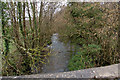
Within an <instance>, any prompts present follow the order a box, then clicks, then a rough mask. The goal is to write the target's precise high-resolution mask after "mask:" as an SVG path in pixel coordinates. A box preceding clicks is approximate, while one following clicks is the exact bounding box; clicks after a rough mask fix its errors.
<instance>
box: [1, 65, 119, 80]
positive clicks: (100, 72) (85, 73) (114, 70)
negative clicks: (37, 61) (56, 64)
mask: <svg viewBox="0 0 120 80" xmlns="http://www.w3.org/2000/svg"><path fill="white" fill-rule="evenodd" d="M119 77H120V63H119V64H114V65H110V66H105V67H97V68H90V69H83V70H78V71H70V72H60V73H46V74H34V75H24V76H11V77H3V78H4V79H5V78H12V79H19V78H23V79H33V80H34V79H36V78H39V79H40V80H42V79H44V78H49V79H51V78H52V79H53V78H57V79H60V78H62V79H64V80H66V78H119Z"/></svg>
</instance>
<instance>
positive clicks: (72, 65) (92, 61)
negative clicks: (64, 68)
mask: <svg viewBox="0 0 120 80" xmlns="http://www.w3.org/2000/svg"><path fill="white" fill-rule="evenodd" d="M100 51H101V46H100V45H96V44H88V45H83V47H82V48H80V52H78V53H77V54H75V55H74V56H73V57H72V59H71V60H70V61H69V65H68V68H69V70H70V71H71V70H79V69H85V68H91V67H94V66H96V64H97V62H98V60H99V55H100Z"/></svg>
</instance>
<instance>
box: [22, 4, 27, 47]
mask: <svg viewBox="0 0 120 80" xmlns="http://www.w3.org/2000/svg"><path fill="white" fill-rule="evenodd" d="M23 28H24V46H25V48H27V44H26V23H25V2H24V3H23Z"/></svg>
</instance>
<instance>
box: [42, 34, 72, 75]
mask: <svg viewBox="0 0 120 80" xmlns="http://www.w3.org/2000/svg"><path fill="white" fill-rule="evenodd" d="M51 40H52V44H51V45H50V46H48V47H49V48H50V51H51V55H50V56H49V58H48V61H47V63H46V64H44V65H43V68H42V73H56V72H64V71H68V68H67V65H68V61H69V59H70V52H68V51H69V50H70V46H69V45H65V44H64V43H63V42H60V41H59V37H58V34H57V33H56V34H53V36H52V38H51Z"/></svg>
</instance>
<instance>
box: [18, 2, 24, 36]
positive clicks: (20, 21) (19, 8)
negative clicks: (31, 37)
mask: <svg viewBox="0 0 120 80" xmlns="http://www.w3.org/2000/svg"><path fill="white" fill-rule="evenodd" d="M21 13H22V7H21V2H18V14H19V25H20V31H21V33H22V35H23V36H24V32H23V25H22V20H21Z"/></svg>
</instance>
